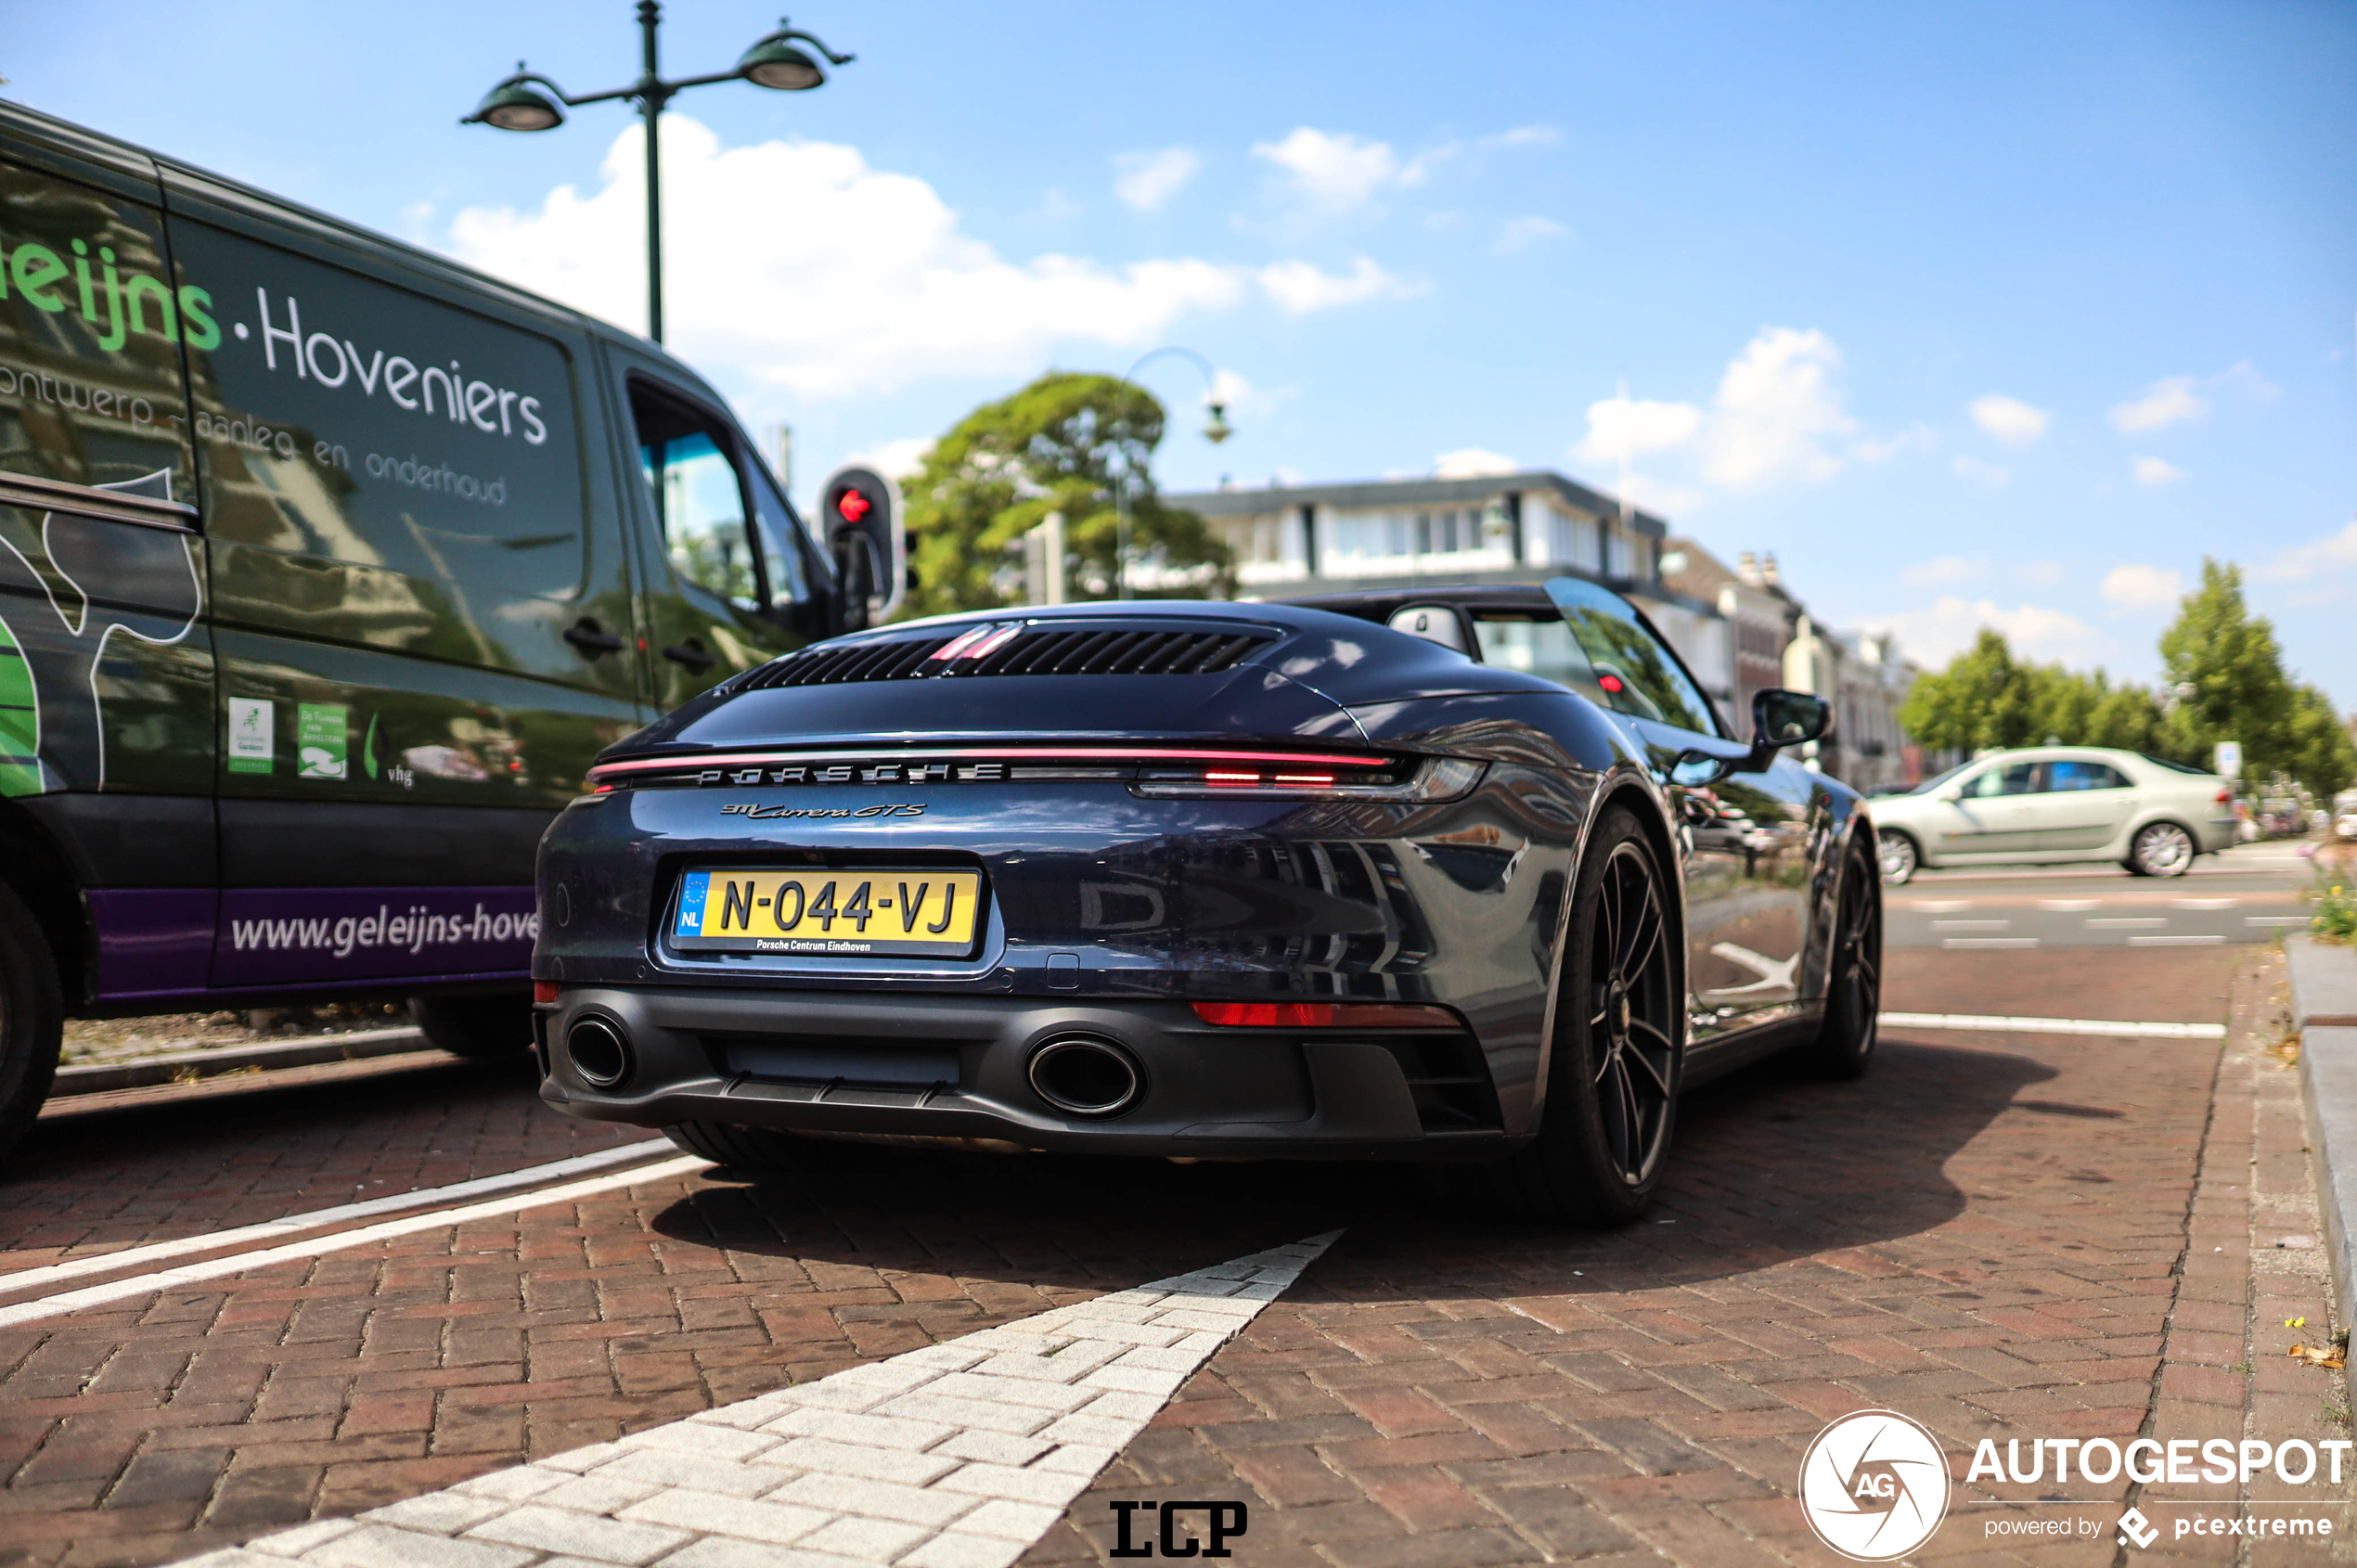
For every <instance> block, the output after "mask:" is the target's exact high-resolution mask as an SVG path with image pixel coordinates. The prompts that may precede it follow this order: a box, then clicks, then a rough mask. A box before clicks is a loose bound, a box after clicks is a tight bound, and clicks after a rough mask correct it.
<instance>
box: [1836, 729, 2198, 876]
mask: <svg viewBox="0 0 2357 1568" xmlns="http://www.w3.org/2000/svg"><path fill="white" fill-rule="evenodd" d="M2234 801H2235V793H2234V787H2233V786H2232V785H2231V784H2230V783H2228V782H2227V780H2225V779H2223V778H2220V777H2219V776H2218V775H2216V774H2214V773H2209V772H2205V771H2204V770H2202V769H2200V768H2197V767H2188V766H2186V765H2184V764H2183V763H2172V762H2164V761H2162V760H2161V759H2159V758H2157V757H2148V756H2145V755H2144V753H2142V752H2116V751H2109V750H2104V749H2098V748H2093V747H2083V746H2041V747H2034V748H2030V749H2029V750H2025V751H2017V752H1993V753H1991V754H1990V755H1988V756H1983V757H1976V758H1974V759H1973V760H1972V761H1971V762H1968V763H1965V764H1964V765H1962V766H1960V767H1954V768H1951V769H1949V770H1948V771H1947V772H1946V773H1943V774H1941V775H1939V776H1938V778H1927V779H1926V780H1925V781H1924V782H1923V783H1921V784H1918V785H1917V786H1915V788H1914V789H1913V790H1909V791H1908V792H1907V793H1905V794H1902V795H1878V796H1875V797H1874V799H1873V800H1871V801H1869V802H1868V803H1867V809H1868V811H1869V812H1870V813H1871V814H1872V815H1873V817H1874V828H1875V830H1876V834H1877V838H1878V842H1879V845H1880V853H1881V859H1882V874H1883V879H1884V880H1886V881H1890V882H1903V881H1905V880H1908V879H1909V878H1910V877H1913V875H1914V874H1915V872H1916V870H1917V868H1921V867H1926V866H1934V867H1938V866H1977V865H2036V864H2057V863H2066V862H2072V861H2106V860H2108V861H2116V862H2118V863H2119V864H2120V865H2123V866H2125V867H2127V868H2128V869H2129V870H2131V871H2132V872H2134V873H2135V874H2136V875H2138V876H2140V877H2182V876H2183V875H2184V874H2185V872H2186V871H2187V870H2188V869H2189V868H2191V867H2192V866H2193V863H2194V857H2195V856H2196V855H2214V854H2216V853H2217V852H2218V851H2220V850H2222V849H2224V848H2226V847H2227V846H2228V845H2229V844H2232V843H2233V842H2235V805H2234Z"/></svg>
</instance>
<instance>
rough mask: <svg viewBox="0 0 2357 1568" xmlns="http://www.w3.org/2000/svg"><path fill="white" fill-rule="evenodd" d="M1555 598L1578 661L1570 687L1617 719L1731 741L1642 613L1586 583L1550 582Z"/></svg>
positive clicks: (1557, 579)
mask: <svg viewBox="0 0 2357 1568" xmlns="http://www.w3.org/2000/svg"><path fill="white" fill-rule="evenodd" d="M1547 597H1548V598H1552V599H1553V600H1554V601H1555V609H1556V610H1558V611H1559V612H1560V613H1561V614H1562V616H1563V624H1564V626H1565V629H1566V630H1567V631H1568V632H1569V634H1570V642H1571V647H1572V651H1573V652H1574V653H1575V654H1576V655H1577V663H1576V664H1575V665H1574V666H1573V667H1572V668H1571V670H1570V672H1569V674H1568V675H1567V676H1565V677H1556V678H1561V679H1562V680H1563V684H1564V685H1565V686H1567V687H1569V688H1572V689H1573V690H1574V691H1577V692H1578V693H1579V694H1580V695H1581V696H1583V697H1586V698H1589V699H1590V700H1592V701H1595V702H1599V703H1602V704H1603V705H1604V706H1605V707H1607V708H1610V709H1611V710H1613V712H1615V713H1629V714H1631V715H1633V716H1635V717H1638V718H1645V719H1653V720H1655V721H1656V722H1658V723H1661V724H1667V725H1672V726H1676V727H1677V728H1680V729H1687V730H1693V731H1694V732H1695V733H1696V734H1700V735H1723V734H1724V733H1725V732H1724V731H1723V730H1721V729H1720V728H1719V721H1718V717H1717V715H1716V714H1715V713H1713V712H1712V711H1711V706H1710V701H1709V700H1708V699H1707V698H1706V697H1704V696H1703V694H1702V688H1699V687H1697V686H1695V685H1694V680H1693V677H1691V676H1689V675H1687V674H1686V671H1685V667H1684V666H1683V665H1681V663H1679V662H1678V656H1677V655H1676V654H1675V653H1673V652H1671V651H1670V649H1669V645H1668V643H1665V642H1663V641H1662V640H1661V639H1660V638H1659V637H1658V636H1655V635H1654V632H1653V630H1652V628H1651V627H1649V626H1647V625H1646V624H1645V623H1644V620H1643V619H1642V617H1641V616H1640V615H1639V614H1638V613H1637V607H1636V606H1634V605H1632V604H1630V603H1629V601H1628V600H1627V599H1625V598H1621V597H1620V596H1619V595H1618V594H1616V593H1614V592H1612V591H1611V590H1610V589H1608V588H1603V587H1599V586H1598V585H1595V584H1593V583H1591V582H1587V581H1586V580H1584V579H1582V578H1578V577H1555V578H1551V579H1549V581H1548V583H1547ZM1534 673H1535V672H1534Z"/></svg>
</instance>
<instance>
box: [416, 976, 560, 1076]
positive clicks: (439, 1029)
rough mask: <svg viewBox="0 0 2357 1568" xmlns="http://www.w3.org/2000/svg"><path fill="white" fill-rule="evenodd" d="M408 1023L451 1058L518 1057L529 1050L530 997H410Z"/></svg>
mask: <svg viewBox="0 0 2357 1568" xmlns="http://www.w3.org/2000/svg"><path fill="white" fill-rule="evenodd" d="M409 1020H410V1022H413V1023H415V1024H416V1025H417V1026H418V1027H419V1029H420V1030H422V1031H423V1032H424V1034H425V1036H426V1038H427V1039H428V1040H429V1041H431V1043H432V1044H433V1045H435V1046H437V1047H440V1048H442V1049H443V1050H446V1051H448V1052H449V1053H450V1054H451V1055H452V1056H463V1057H466V1058H468V1059H470V1060H484V1059H487V1058H493V1057H503V1056H521V1055H522V1054H523V1053H524V1052H526V1051H528V1050H530V1049H531V1048H532V995H531V993H530V992H525V991H519V992H515V993H513V994H509V993H506V992H502V993H501V994H500V995H498V996H412V997H410V998H409Z"/></svg>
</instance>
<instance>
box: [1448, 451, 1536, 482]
mask: <svg viewBox="0 0 2357 1568" xmlns="http://www.w3.org/2000/svg"><path fill="white" fill-rule="evenodd" d="M1521 471H1522V465H1521V464H1520V463H1517V462H1515V461H1514V460H1513V458H1512V457H1509V456H1505V455H1504V454H1503V453H1499V452H1485V451H1483V450H1482V449H1481V448H1480V447H1478V446H1463V447H1459V448H1458V449H1457V450H1456V451H1454V452H1443V453H1442V454H1441V455H1440V456H1437V457H1435V458H1434V459H1433V460H1432V477H1433V478H1435V479H1484V478H1488V476H1490V475H1492V474H1511V473H1519V472H1521Z"/></svg>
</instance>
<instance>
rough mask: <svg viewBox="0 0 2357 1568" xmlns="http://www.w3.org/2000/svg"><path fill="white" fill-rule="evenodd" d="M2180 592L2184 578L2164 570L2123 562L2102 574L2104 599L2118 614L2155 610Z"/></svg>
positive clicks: (2180, 596) (2167, 568)
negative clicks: (2120, 611)
mask: <svg viewBox="0 0 2357 1568" xmlns="http://www.w3.org/2000/svg"><path fill="white" fill-rule="evenodd" d="M2184 592H2185V578H2184V574H2183V572H2177V571H2175V570H2174V569H2172V568H2170V567H2166V566H2146V565H2144V564H2143V563H2141V562H2137V561H2125V562H2122V563H2121V564H2120V565H2118V566H2115V567H2113V568H2112V569H2111V570H2110V571H2109V572H2105V573H2104V581H2103V596H2104V598H2107V599H2109V600H2111V602H2112V603H2114V604H2116V605H2118V606H2119V608H2120V609H2122V610H2159V609H2161V608H2163V607H2165V606H2168V605H2171V604H2174V603H2176V602H2177V601H2178V599H2180V598H2183V597H2184Z"/></svg>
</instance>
